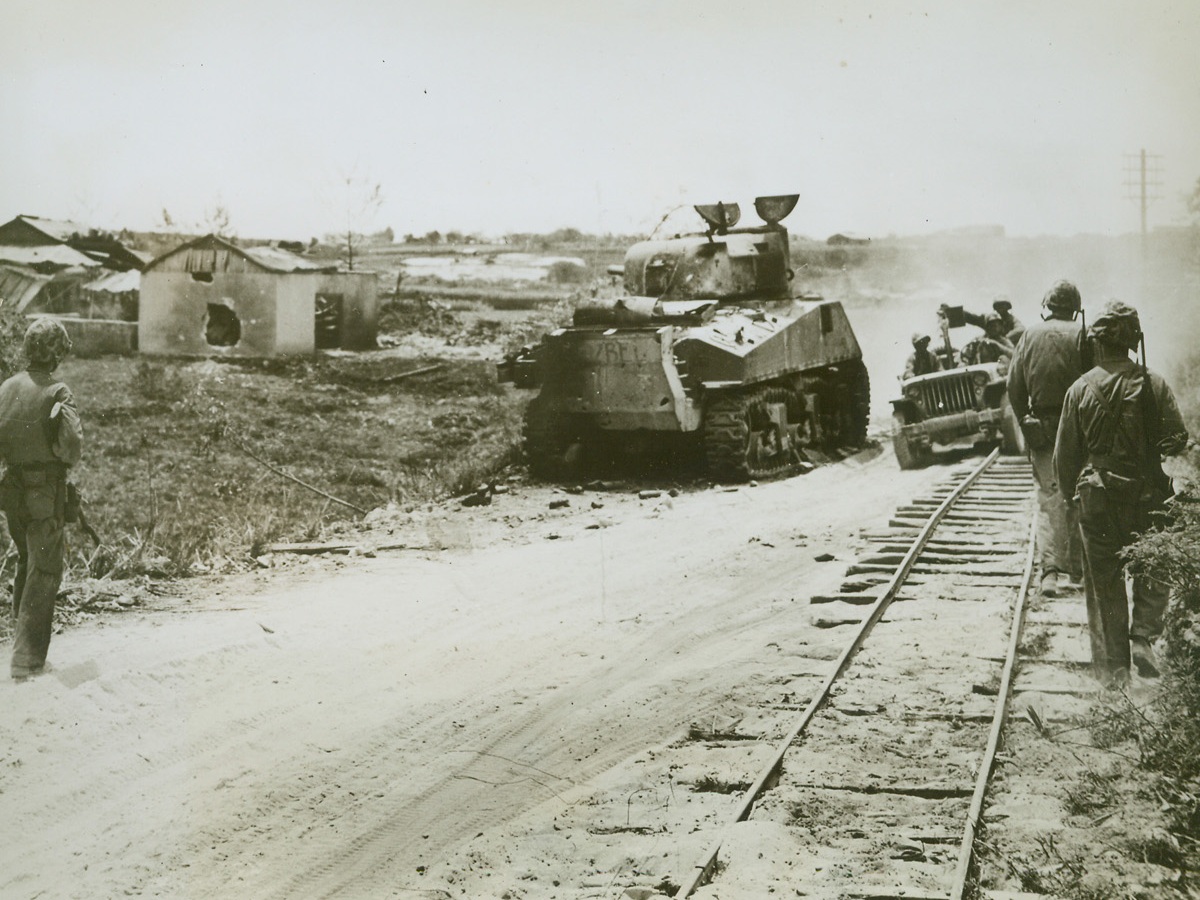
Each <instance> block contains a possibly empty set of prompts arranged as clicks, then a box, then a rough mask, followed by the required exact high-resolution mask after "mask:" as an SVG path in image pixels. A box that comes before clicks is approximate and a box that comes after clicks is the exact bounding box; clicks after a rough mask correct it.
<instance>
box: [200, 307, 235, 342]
mask: <svg viewBox="0 0 1200 900" xmlns="http://www.w3.org/2000/svg"><path fill="white" fill-rule="evenodd" d="M204 339H205V340H206V341H208V343H209V344H210V345H212V346H213V347H232V346H233V345H234V344H236V343H237V342H238V341H240V340H241V339H242V320H241V319H239V318H238V317H237V313H235V312H234V311H233V310H232V309H230V308H229V307H228V306H226V305H225V304H224V303H210V304H208V319H207V321H206V322H205V324H204Z"/></svg>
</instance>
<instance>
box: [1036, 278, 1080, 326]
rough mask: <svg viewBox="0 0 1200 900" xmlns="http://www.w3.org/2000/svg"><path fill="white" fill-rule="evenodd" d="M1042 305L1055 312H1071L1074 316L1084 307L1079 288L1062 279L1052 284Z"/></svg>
mask: <svg viewBox="0 0 1200 900" xmlns="http://www.w3.org/2000/svg"><path fill="white" fill-rule="evenodd" d="M1042 306H1044V307H1046V308H1047V309H1049V310H1052V311H1054V312H1065V313H1070V314H1071V316H1072V318H1073V317H1074V316H1075V314H1076V313H1078V312H1079V311H1080V310H1081V309H1082V308H1083V298H1082V297H1080V296H1079V288H1077V287H1075V285H1073V284H1072V283H1071V282H1069V281H1066V280H1065V279H1060V280H1058V281H1056V282H1054V284H1052V285H1050V290H1048V291H1046V296H1045V297H1043V298H1042Z"/></svg>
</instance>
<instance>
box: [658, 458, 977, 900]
mask: <svg viewBox="0 0 1200 900" xmlns="http://www.w3.org/2000/svg"><path fill="white" fill-rule="evenodd" d="M999 455H1000V450H999V448H997V449H995V450H993V451H992V452H991V453H990V454H988V456H987V457H986V458H985V459H984V460H983V461H982V462H981V463H980V464H979V465H978V466H977V467H976V468H975V469H974V471H972V472H970V473H969V474H968V475H967V477H966V478H964V479H963V481H962V484H960V485H958V487H956V488H955V489H954V490H953V491H951V492H950V493H949V494H948V495H947V496H946V499H945V500H943V501H942V502H941V504H940V505H939V506H938V507H937V508H936V509H935V510H934V511H933V512H932V513H931V514H930V516H929V519H928V520H927V521H926V523H925V525H924V526H923V527H922V528H921V530H920V531H919V532H918V533H917V536H916V537H915V538H913V542H912V546H911V547H909V550H908V552H907V553H905V554H904V558H903V559H902V560H901V561H900V564H899V565H898V566H897V567H896V571H895V572H894V573H893V574H892V577H891V578H890V579H889V580H888V582H887V586H886V587H885V588H884V589H883V591H882V592H881V593H880V595H879V598H878V599H877V600H876V601H875V603H874V604H873V605H872V606H871V609H870V612H868V614H867V616H866V618H865V619H863V622H862V624H861V625H860V626H859V628H858V631H857V632H856V633H855V635H854V637H853V638H852V639H851V641H850V643H849V644H847V645H846V649H845V650H843V651H842V654H841V656H839V657H838V660H837V665H835V666H834V668H833V671H832V672H831V673H830V674H829V675H828V677H826V679H825V681H824V682H823V683H822V684H821V687H820V688H819V689H818V691H817V693H816V694H815V695H814V696H813V698H812V700H810V701H809V703H808V706H807V707H805V709H804V712H803V713H802V714H801V715H800V717H799V719H797V721H796V724H795V725H794V726H792V729H791V731H789V732H788V733H787V735H786V736H785V737H784V738H783V740H782V741H781V742H780V743H779V746H778V748H777V749H776V751H775V755H774V757H772V759H771V761H770V763H768V764H767V766H766V767H765V768H764V769H763V770H762V772H760V773H759V775H758V777H757V778H756V779H755V780H754V783H753V784H752V785H751V786H750V788H749V790H747V791H746V793H745V794H744V795H743V797H742V800H741V803H740V804H739V805H738V808H737V811H736V813H735V815H734V818H733V820H732V822H730V823H729V825H730V826H732V825H735V824H737V823H738V822H742V821H745V820H746V819H747V818H749V816H750V812H751V810H753V808H754V804H755V802H756V801H757V800H758V798H759V796H760V795H761V794H762V793H763V791H764V790H765V789H766V788H767V786H768V785H769V784H770V783H771V780H772V779H774V778H775V777H776V776H777V774H778V772H779V767H780V766H781V765H782V764H783V759H784V757H785V756H786V755H787V751H788V749H789V748H790V747H791V745H792V744H793V743H794V742H795V740H796V738H797V737H799V736H800V734H801V732H803V731H804V729H805V728H807V727H808V724H809V722H811V721H812V718H813V716H815V715H816V713H817V710H818V709H819V708H820V706H821V704H823V703H824V702H825V700H826V699H828V697H829V691H830V690H831V689H832V688H833V685H834V682H836V681H837V679H838V678H840V677H841V675H842V673H843V672H844V671H845V670H846V666H848V665H849V664H850V660H851V659H852V658H853V657H854V654H855V653H857V652H858V650H859V648H860V647H861V646H862V644H863V641H865V640H866V638H867V635H868V634H870V633H871V629H872V628H874V627H875V625H876V624H877V623H878V621H879V620H880V618H882V616H883V613H884V612H885V611H886V610H887V608H888V606H889V605H890V604H891V602H892V600H893V599H894V598H895V596H896V594H897V592H898V591H899V589H900V586H901V585H902V584H903V583H904V580H905V579H906V578H907V577H908V574H909V570H911V569H912V567H913V565H914V564H915V563H916V560H917V557H918V556H920V555H921V551H922V550H924V549H925V544H926V543H927V542H928V541H929V538H930V536H931V535H932V534H933V532H934V531H935V530H936V529H937V527H938V525H939V524H940V523H941V521H942V518H943V517H944V516H945V515H946V513H947V512H949V510H950V509H951V507H953V506H954V504H955V502H956V501H957V500H958V498H959V497H961V496H962V495H963V494H965V493H966V492H967V491H968V490H969V489H970V487H971V485H973V484H974V483H975V482H976V480H977V479H978V478H979V476H980V475H982V474H983V473H984V472H986V471H987V470H988V469H989V468H991V466H992V464H993V463H994V462H995V461H996V459H997V458H998V457H999ZM723 838H724V834H722V835H721V836H720V837H718V838H717V840H716V841H715V842H714V843H713V844H712V846H711V847H710V848H709V849H708V850H707V851H706V852H705V854H704V856H703V857H702V858H701V860H700V862H698V863H696V865H695V866H694V867H693V870H692V875H691V878H690V879H689V880H688V881H687V882H686V883H685V884H684V885H683V886H682V887H681V888H680V889H679V892H678V893H677V894H676V895H675V896H676V897H678V898H686V897H690V896H692V894H693V893H694V892H695V891H696V888H698V887H700V886H701V885H703V884H705V883H706V881H707V880H708V879H709V877H710V876H711V875H712V871H713V868H714V867H715V866H716V864H717V854H718V853H720V850H721V846H722V844H723V842H724V841H723Z"/></svg>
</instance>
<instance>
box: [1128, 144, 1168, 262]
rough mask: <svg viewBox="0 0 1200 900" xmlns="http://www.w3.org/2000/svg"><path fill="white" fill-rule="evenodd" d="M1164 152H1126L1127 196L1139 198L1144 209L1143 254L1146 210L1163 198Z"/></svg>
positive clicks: (1134, 198) (1133, 198) (1143, 252)
mask: <svg viewBox="0 0 1200 900" xmlns="http://www.w3.org/2000/svg"><path fill="white" fill-rule="evenodd" d="M1162 173H1163V168H1162V154H1161V153H1147V152H1146V151H1145V150H1144V149H1143V150H1141V151H1140V152H1138V153H1126V154H1125V191H1126V194H1125V196H1126V197H1128V198H1129V199H1130V200H1137V201H1139V202H1140V204H1141V210H1142V255H1143V256H1145V253H1146V210H1147V209H1149V207H1150V204H1151V203H1153V202H1154V201H1155V200H1161V199H1162V196H1163V195H1162V193H1161V191H1162Z"/></svg>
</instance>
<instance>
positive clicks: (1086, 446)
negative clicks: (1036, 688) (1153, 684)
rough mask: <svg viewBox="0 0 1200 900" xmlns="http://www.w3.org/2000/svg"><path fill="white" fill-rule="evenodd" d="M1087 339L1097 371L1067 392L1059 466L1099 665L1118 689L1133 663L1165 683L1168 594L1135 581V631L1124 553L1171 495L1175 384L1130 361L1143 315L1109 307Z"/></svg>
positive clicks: (1155, 584) (1179, 431)
mask: <svg viewBox="0 0 1200 900" xmlns="http://www.w3.org/2000/svg"><path fill="white" fill-rule="evenodd" d="M1088 333H1089V334H1090V335H1091V338H1092V341H1093V344H1094V346H1095V349H1096V366H1095V368H1093V369H1091V370H1090V371H1088V372H1087V373H1086V374H1084V375H1083V376H1082V377H1081V378H1080V379H1079V380H1078V381H1076V382H1075V383H1074V384H1073V385H1071V388H1070V390H1069V391H1067V396H1066V400H1065V402H1064V403H1063V412H1062V420H1061V422H1060V423H1059V426H1058V441H1057V445H1056V448H1055V456H1054V465H1055V468H1056V470H1057V473H1058V483H1059V484H1061V485H1063V486H1064V487H1066V486H1073V487H1074V493H1075V498H1076V500H1077V501H1078V504H1079V524H1080V529H1081V531H1082V533H1083V559H1084V565H1085V572H1084V591H1085V592H1086V595H1087V613H1088V631H1089V633H1090V636H1091V644H1092V666H1093V669H1094V670H1095V673H1096V676H1097V678H1099V679H1100V680H1101V681H1103V682H1104V683H1106V684H1108V685H1110V686H1119V685H1120V684H1122V683H1124V682H1126V681H1128V679H1129V663H1130V658H1131V657H1132V660H1133V663H1134V665H1135V666H1136V667H1137V670H1138V674H1139V675H1142V676H1144V677H1154V676H1156V675H1158V662H1157V660H1156V659H1155V658H1154V651H1153V649H1152V648H1151V645H1150V643H1151V641H1153V640H1154V639H1155V638H1156V637H1158V635H1159V634H1161V633H1162V617H1163V610H1164V609H1165V608H1166V605H1167V598H1168V591H1167V586H1166V585H1165V584H1163V583H1162V582H1161V581H1158V580H1157V579H1155V578H1153V577H1151V576H1148V575H1145V574H1138V575H1135V576H1134V578H1133V623H1132V628H1131V627H1130V616H1129V599H1128V597H1127V596H1126V592H1125V571H1124V569H1123V567H1122V563H1121V557H1120V553H1121V550H1122V549H1123V548H1125V547H1127V546H1129V544H1131V543H1132V542H1133V541H1134V539H1135V538H1136V537H1137V535H1138V533H1139V532H1142V531H1145V530H1146V529H1147V528H1149V527H1150V525H1151V515H1152V514H1153V513H1154V512H1155V511H1157V510H1160V509H1161V508H1162V505H1163V503H1164V502H1165V501H1166V500H1167V498H1168V497H1170V496H1171V494H1172V490H1171V482H1170V479H1169V478H1167V476H1166V475H1164V474H1163V471H1162V466H1161V458H1160V454H1168V455H1172V454H1176V453H1180V452H1182V451H1183V449H1184V448H1185V447H1186V446H1187V442H1188V434H1187V429H1186V428H1185V427H1184V424H1183V419H1182V417H1181V416H1180V414H1179V407H1178V406H1177V405H1176V403H1175V396H1174V395H1173V394H1172V393H1171V389H1170V387H1168V385H1167V383H1166V382H1165V381H1163V380H1162V378H1160V377H1159V376H1158V375H1156V374H1154V373H1153V372H1150V371H1148V370H1147V369H1146V367H1145V366H1144V365H1142V366H1138V365H1137V364H1135V363H1134V361H1133V360H1131V359H1130V358H1129V351H1130V350H1133V349H1135V348H1136V347H1137V346H1138V343H1139V342H1140V341H1141V339H1142V329H1141V323H1140V322H1139V320H1138V314H1137V310H1135V309H1134V308H1133V307H1131V306H1127V305H1126V304H1124V303H1121V302H1120V301H1116V300H1114V301H1111V302H1109V303H1107V304H1105V307H1104V309H1103V311H1102V312H1101V314H1100V315H1099V316H1098V317H1097V318H1096V321H1095V322H1093V323H1092V327H1091V328H1090V329H1089V330H1088ZM1068 489H1069V488H1068Z"/></svg>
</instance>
